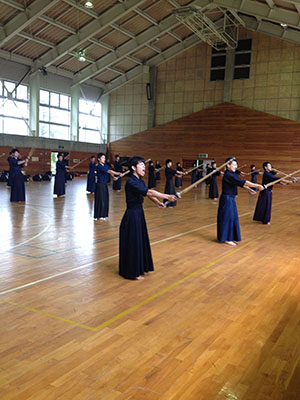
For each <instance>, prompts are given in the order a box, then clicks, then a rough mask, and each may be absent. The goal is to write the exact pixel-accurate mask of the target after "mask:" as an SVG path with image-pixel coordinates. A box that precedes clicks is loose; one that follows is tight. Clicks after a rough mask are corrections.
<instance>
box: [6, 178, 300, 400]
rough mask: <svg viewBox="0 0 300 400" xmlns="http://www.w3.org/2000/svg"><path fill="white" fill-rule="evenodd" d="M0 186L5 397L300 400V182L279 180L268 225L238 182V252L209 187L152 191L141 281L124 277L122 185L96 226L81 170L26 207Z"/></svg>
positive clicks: (35, 192) (35, 195)
mask: <svg viewBox="0 0 300 400" xmlns="http://www.w3.org/2000/svg"><path fill="white" fill-rule="evenodd" d="M163 184H164V182H163V183H161V184H160V189H162V188H163ZM0 185H1V186H0V201H1V203H0V216H1V219H0V221H1V228H0V232H1V267H0V277H1V279H0V286H1V289H0V292H1V293H0V294H1V296H0V300H1V313H0V318H1V327H0V329H1V337H0V340H1V341H0V360H1V362H0V399H1V400H12V399H14V400H54V399H55V400H58V399H59V400H69V399H70V400H94V399H95V400H102V399H103V400H115V399H118V400H119V399H120V400H125V399H135V400H215V399H217V400H219V399H230V400H280V399H285V400H299V399H300V383H299V382H300V363H299V360H300V303H299V301H300V236H299V226H300V186H299V184H295V185H291V186H290V187H285V188H284V187H275V189H274V193H273V210H272V223H271V225H270V226H266V225H262V224H259V223H255V222H253V221H252V216H253V210H254V207H255V203H256V197H252V196H249V194H248V193H247V192H246V191H244V190H242V189H239V196H238V198H237V204H238V209H239V215H240V224H241V231H242V242H241V243H240V244H239V245H238V246H236V247H235V248H232V247H228V246H226V245H223V244H219V243H217V242H216V213H217V204H213V203H212V201H211V200H208V199H207V193H208V192H207V188H206V187H205V185H202V186H201V187H199V188H198V189H195V190H193V191H191V192H189V193H188V194H187V195H186V196H185V197H183V199H182V200H180V201H178V205H177V207H176V208H175V209H164V210H160V209H158V208H156V207H155V206H154V205H153V203H152V202H150V201H149V200H148V199H146V200H145V204H144V208H145V213H146V219H147V223H148V229H149V235H150V240H151V243H152V253H153V258H154V265H155V271H154V272H153V273H151V274H149V276H147V277H146V278H145V280H144V281H127V280H124V279H123V278H121V277H119V275H118V229H119V224H120V220H121V217H122V214H123V212H124V209H125V201H124V192H121V193H112V192H110V205H111V207H110V219H109V222H102V221H96V222H95V221H93V218H92V210H93V195H87V194H86V192H85V179H84V178H76V179H75V180H74V181H73V182H68V184H67V189H66V190H67V195H66V197H65V198H59V199H53V198H52V190H53V182H51V183H49V182H30V183H26V191H27V192H26V195H27V202H26V204H25V205H24V204H11V203H10V202H9V194H10V193H9V189H7V188H6V184H4V183H1V184H0ZM278 186H279V185H278Z"/></svg>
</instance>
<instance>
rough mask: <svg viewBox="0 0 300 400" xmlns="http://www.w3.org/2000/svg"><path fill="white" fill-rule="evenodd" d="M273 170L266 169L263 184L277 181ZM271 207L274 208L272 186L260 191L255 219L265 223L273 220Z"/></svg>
mask: <svg viewBox="0 0 300 400" xmlns="http://www.w3.org/2000/svg"><path fill="white" fill-rule="evenodd" d="M278 179H279V178H276V177H275V176H274V175H273V174H272V173H271V172H267V171H265V172H264V174H263V180H262V184H263V185H267V184H268V183H270V182H274V181H277V180H278ZM271 209H272V186H271V187H268V188H267V189H265V190H262V191H261V192H260V193H259V196H258V199H257V203H256V207H255V212H254V216H253V220H254V221H260V222H262V223H263V224H268V223H269V222H270V221H271Z"/></svg>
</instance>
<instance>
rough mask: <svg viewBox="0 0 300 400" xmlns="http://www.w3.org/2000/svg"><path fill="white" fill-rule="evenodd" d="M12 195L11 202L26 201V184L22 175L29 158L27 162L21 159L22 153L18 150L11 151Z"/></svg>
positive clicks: (26, 159) (27, 159)
mask: <svg viewBox="0 0 300 400" xmlns="http://www.w3.org/2000/svg"><path fill="white" fill-rule="evenodd" d="M11 155H12V157H11V161H10V163H11V172H10V175H11V193H10V201H11V202H19V201H25V184H24V175H23V174H22V172H21V171H22V168H23V167H27V165H28V161H29V158H28V157H26V158H25V160H22V159H21V156H20V152H19V150H18V149H13V150H12V151H11Z"/></svg>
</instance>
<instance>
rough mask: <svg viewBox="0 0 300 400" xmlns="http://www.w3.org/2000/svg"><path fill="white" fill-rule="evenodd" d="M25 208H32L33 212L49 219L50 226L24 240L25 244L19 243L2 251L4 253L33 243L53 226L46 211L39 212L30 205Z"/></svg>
mask: <svg viewBox="0 0 300 400" xmlns="http://www.w3.org/2000/svg"><path fill="white" fill-rule="evenodd" d="M24 207H26V208H32V209H33V210H35V211H37V212H39V213H40V214H43V215H45V216H46V217H47V219H48V224H47V226H46V227H45V228H44V229H43V230H42V231H41V232H39V233H37V234H36V235H34V236H32V237H31V238H29V239H26V240H24V242H21V243H19V244H16V245H15V246H12V247H9V248H8V249H5V250H1V251H2V252H5V251H10V250H12V249H16V248H17V247H20V246H23V245H24V244H26V243H28V242H31V241H32V240H34V239H36V238H38V237H39V236H41V235H42V234H43V233H45V232H46V231H47V230H48V229H49V227H50V225H51V220H50V217H49V216H48V215H47V214H46V213H44V211H41V210H39V209H38V208H35V207H32V206H28V205H26V204H25V205H24Z"/></svg>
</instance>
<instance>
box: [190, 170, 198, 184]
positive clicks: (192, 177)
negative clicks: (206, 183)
mask: <svg viewBox="0 0 300 400" xmlns="http://www.w3.org/2000/svg"><path fill="white" fill-rule="evenodd" d="M197 180H198V171H197V170H196V169H194V171H192V176H191V184H193V183H195V182H197Z"/></svg>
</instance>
